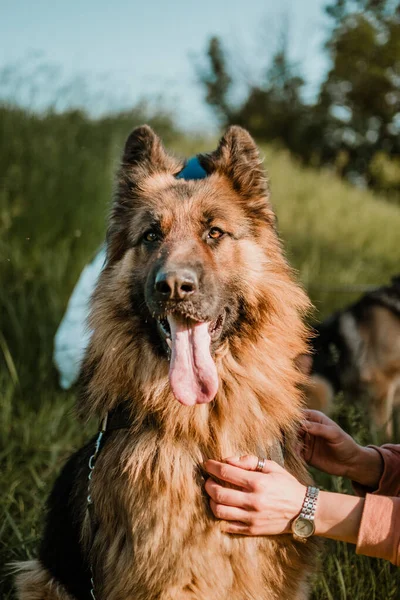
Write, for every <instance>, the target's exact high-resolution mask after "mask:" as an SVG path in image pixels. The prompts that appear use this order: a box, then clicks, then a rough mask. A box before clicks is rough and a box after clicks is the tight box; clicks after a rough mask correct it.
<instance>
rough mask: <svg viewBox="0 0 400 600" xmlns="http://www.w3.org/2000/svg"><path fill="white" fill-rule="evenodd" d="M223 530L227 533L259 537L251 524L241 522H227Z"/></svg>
mask: <svg viewBox="0 0 400 600" xmlns="http://www.w3.org/2000/svg"><path fill="white" fill-rule="evenodd" d="M221 529H222V531H224V532H225V533H234V534H237V535H259V534H258V533H257V532H256V530H255V529H254V527H252V526H251V525H250V524H248V523H241V522H240V521H227V522H226V523H223V525H222V527H221Z"/></svg>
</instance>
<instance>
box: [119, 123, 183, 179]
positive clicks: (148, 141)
mask: <svg viewBox="0 0 400 600" xmlns="http://www.w3.org/2000/svg"><path fill="white" fill-rule="evenodd" d="M178 166H180V163H179V164H178ZM122 167H123V168H133V169H134V170H135V171H137V172H138V174H139V175H143V176H147V175H150V174H152V173H155V172H163V171H166V172H172V173H173V172H174V171H176V169H177V161H176V159H174V157H172V156H170V155H169V154H168V153H167V152H166V150H165V149H164V146H163V145H162V142H161V140H160V138H159V137H158V135H156V134H155V133H154V131H153V130H152V128H151V127H149V126H148V125H142V126H141V127H137V128H136V129H134V130H133V131H132V133H131V134H130V135H129V137H128V139H127V140H126V142H125V148H124V153H123V155H122Z"/></svg>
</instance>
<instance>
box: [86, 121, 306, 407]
mask: <svg viewBox="0 0 400 600" xmlns="http://www.w3.org/2000/svg"><path fill="white" fill-rule="evenodd" d="M198 160H199V162H200V164H201V166H202V167H203V169H204V170H205V172H206V174H207V176H206V177H205V178H203V179H200V180H186V179H183V178H179V177H177V175H178V174H179V173H180V172H181V171H182V168H183V166H184V165H183V163H182V162H181V161H179V160H177V159H175V158H173V157H172V156H170V155H169V154H167V152H166V151H165V150H164V148H163V146H162V144H161V142H160V140H159V138H158V137H157V136H156V134H155V133H154V132H153V131H152V130H151V129H150V128H149V127H147V126H143V127H139V128H138V129H135V130H134V131H133V132H132V133H131V135H130V136H129V138H128V140H127V142H126V145H125V149H124V153H123V159H122V165H121V167H120V170H119V174H118V179H117V186H116V192H115V199H114V204H113V208H112V213H111V219H110V226H109V231H108V237H107V263H106V267H105V269H104V272H103V275H102V277H101V278H100V283H99V286H98V290H97V292H96V295H95V306H94V317H93V318H92V325H93V327H94V330H95V335H96V329H97V330H99V329H100V328H101V327H102V325H101V323H102V318H103V322H105V320H106V321H107V322H109V323H113V324H114V326H115V327H116V328H118V329H119V330H120V331H122V329H123V328H124V331H125V333H124V336H125V337H124V339H125V342H124V343H125V346H126V345H127V344H128V345H129V347H130V349H131V350H134V351H135V352H137V353H138V358H139V361H140V360H142V361H143V364H144V363H145V362H146V360H147V358H148V357H149V356H151V357H152V359H151V360H152V362H153V363H154V361H155V357H157V359H158V362H159V364H160V365H162V368H164V369H165V368H169V381H170V385H171V388H172V391H173V393H174V395H175V397H176V398H177V399H178V400H179V401H180V402H181V403H182V404H186V405H194V404H197V403H207V402H210V401H211V400H213V398H214V397H215V395H216V393H217V388H218V374H217V367H216V362H215V361H216V357H217V356H218V354H219V353H221V352H222V348H226V346H227V345H228V346H229V347H230V350H231V351H232V352H233V353H236V354H238V353H240V351H241V348H242V347H243V342H244V340H245V339H247V340H250V341H251V343H252V344H255V343H256V341H257V338H258V337H259V336H262V335H263V331H262V327H261V323H262V322H266V321H267V320H270V319H271V315H272V313H273V312H274V311H275V312H276V311H279V312H280V313H281V316H282V319H284V318H285V315H286V316H287V318H288V323H287V324H288V326H290V324H289V323H290V319H292V317H293V314H292V313H293V306H294V305H295V307H296V309H298V308H299V306H300V308H304V307H305V306H306V300H305V298H304V296H303V294H302V292H301V291H300V290H298V288H297V287H296V286H294V285H293V283H292V282H291V279H290V274H289V269H288V267H287V265H286V263H285V261H284V259H283V257H282V254H281V250H280V243H279V240H278V238H277V235H276V232H275V227H274V224H275V217H274V214H273V211H272V209H271V206H270V204H269V201H268V183H267V178H266V175H265V173H264V170H263V169H262V166H261V159H260V156H259V152H258V149H257V147H256V145H255V143H254V141H253V139H252V138H251V136H250V135H249V134H248V133H247V132H246V131H245V130H243V129H241V128H240V127H231V128H230V129H229V130H228V131H227V132H226V134H225V135H224V136H223V137H222V139H221V141H220V143H219V146H218V148H217V150H216V151H214V152H213V153H210V154H207V155H200V156H199V157H198ZM285 293H287V296H286V297H285V298H284V297H283V296H282V294H285ZM290 311H292V312H290ZM297 312H298V311H296V318H297V316H298V315H297ZM290 315H292V316H290ZM104 331H108V334H106V335H103V338H102V341H100V340H98V341H97V343H98V344H103V346H104V344H105V345H114V347H118V343H119V342H118V340H116V338H115V331H113V330H112V327H111V326H110V327H108V329H107V328H105V329H104ZM121 335H122V334H121ZM111 338H112V339H113V341H111ZM128 340H129V343H128ZM121 347H122V346H121V344H120V345H119V347H118V349H120V348H121ZM289 347H290V343H289ZM123 352H124V355H125V356H126V355H127V350H126V348H124V349H123ZM293 354H295V350H294V349H293ZM115 359H116V360H122V359H123V357H122V352H121V351H119V353H118V357H116V358H115ZM136 362H137V361H136ZM168 363H169V367H168ZM142 366H143V365H142Z"/></svg>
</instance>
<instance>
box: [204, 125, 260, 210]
mask: <svg viewBox="0 0 400 600" xmlns="http://www.w3.org/2000/svg"><path fill="white" fill-rule="evenodd" d="M199 161H200V163H201V165H202V166H203V167H204V169H205V170H206V171H207V172H208V173H210V174H211V173H214V172H219V173H223V174H225V175H226V176H227V177H228V178H229V179H230V180H231V181H232V184H233V187H234V189H235V190H236V191H237V192H239V194H240V195H241V196H242V198H244V199H248V200H250V199H252V200H256V199H257V198H258V199H261V198H263V200H264V202H265V201H266V198H267V197H268V195H269V187H268V179H267V176H266V173H265V171H264V169H263V167H262V159H261V157H260V153H259V151H258V148H257V146H256V143H255V141H254V140H253V138H252V137H251V135H250V134H249V132H248V131H246V130H245V129H242V127H238V126H237V125H233V126H232V127H229V129H228V130H227V131H226V133H225V135H224V136H223V137H222V138H221V140H220V142H219V146H218V148H217V149H216V150H215V151H214V152H212V153H210V154H204V155H201V156H199Z"/></svg>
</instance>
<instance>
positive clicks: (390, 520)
mask: <svg viewBox="0 0 400 600" xmlns="http://www.w3.org/2000/svg"><path fill="white" fill-rule="evenodd" d="M399 545H400V499H399V498H389V497H385V496H373V495H372V494H367V495H366V498H365V503H364V509H363V514H362V517H361V524H360V530H359V533H358V539H357V548H356V552H357V554H364V555H365V556H373V557H375V558H384V559H386V560H389V561H390V562H392V563H393V564H395V565H398V566H400V553H399Z"/></svg>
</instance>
